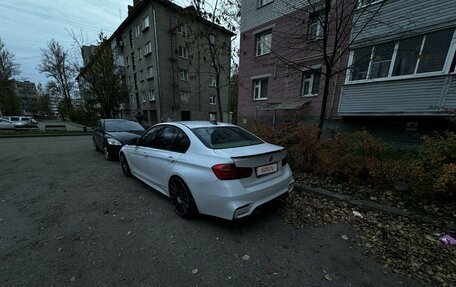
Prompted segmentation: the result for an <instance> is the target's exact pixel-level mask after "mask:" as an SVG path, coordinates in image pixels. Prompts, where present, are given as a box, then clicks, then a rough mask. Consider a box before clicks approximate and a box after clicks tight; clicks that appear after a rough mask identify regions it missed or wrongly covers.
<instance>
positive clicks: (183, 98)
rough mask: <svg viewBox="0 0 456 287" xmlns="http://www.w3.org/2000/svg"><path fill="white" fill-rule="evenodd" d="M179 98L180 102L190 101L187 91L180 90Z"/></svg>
mask: <svg viewBox="0 0 456 287" xmlns="http://www.w3.org/2000/svg"><path fill="white" fill-rule="evenodd" d="M184 95H186V97H183V96H184ZM179 100H180V102H181V103H188V102H190V92H189V91H180V93H179Z"/></svg>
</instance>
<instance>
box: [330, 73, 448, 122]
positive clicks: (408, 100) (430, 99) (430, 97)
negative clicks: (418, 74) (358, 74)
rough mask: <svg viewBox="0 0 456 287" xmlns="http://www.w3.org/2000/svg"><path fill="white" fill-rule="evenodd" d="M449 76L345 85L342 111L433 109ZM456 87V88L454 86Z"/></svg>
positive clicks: (380, 111)
mask: <svg viewBox="0 0 456 287" xmlns="http://www.w3.org/2000/svg"><path fill="white" fill-rule="evenodd" d="M444 82H445V77H434V78H422V79H412V80H401V81H389V82H376V83H368V84H354V85H346V86H344V89H343V93H342V95H341V99H340V101H341V103H340V108H339V113H340V114H344V113H345V114H351V113H374V112H375V113H417V112H418V113H429V112H433V111H434V110H433V109H432V108H431V107H433V106H438V103H439V99H440V96H441V93H442V89H443V85H444ZM454 89H456V88H454Z"/></svg>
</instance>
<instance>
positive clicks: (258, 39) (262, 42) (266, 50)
mask: <svg viewBox="0 0 456 287" xmlns="http://www.w3.org/2000/svg"><path fill="white" fill-rule="evenodd" d="M267 35H270V38H271V40H270V41H269V47H268V46H266V39H262V37H266V36H267ZM260 47H261V53H260V52H259V50H260V49H259V48H260ZM271 51H272V29H270V30H266V31H263V32H260V33H257V34H255V56H256V57H260V56H264V55H267V54H270V53H271Z"/></svg>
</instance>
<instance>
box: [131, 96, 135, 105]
mask: <svg viewBox="0 0 456 287" xmlns="http://www.w3.org/2000/svg"><path fill="white" fill-rule="evenodd" d="M130 98H131V103H132V104H135V103H136V97H135V95H130Z"/></svg>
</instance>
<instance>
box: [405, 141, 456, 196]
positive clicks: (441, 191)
mask: <svg viewBox="0 0 456 287" xmlns="http://www.w3.org/2000/svg"><path fill="white" fill-rule="evenodd" d="M410 172H411V176H412V187H413V190H414V191H415V192H417V193H419V194H422V195H427V196H429V197H445V198H452V199H456V134H455V133H452V132H447V133H445V134H444V135H443V136H442V135H437V136H435V137H427V138H425V142H424V145H423V147H422V148H421V149H420V152H419V154H418V156H417V158H416V159H415V160H414V161H413V163H412V164H411V167H410Z"/></svg>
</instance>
